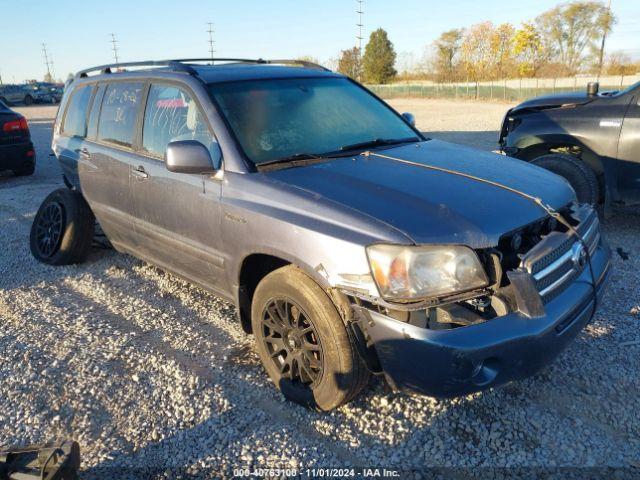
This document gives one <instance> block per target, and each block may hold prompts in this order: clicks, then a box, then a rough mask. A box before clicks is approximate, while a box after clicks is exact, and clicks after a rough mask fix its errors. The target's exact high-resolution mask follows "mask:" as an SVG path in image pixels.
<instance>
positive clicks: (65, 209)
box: [29, 188, 95, 265]
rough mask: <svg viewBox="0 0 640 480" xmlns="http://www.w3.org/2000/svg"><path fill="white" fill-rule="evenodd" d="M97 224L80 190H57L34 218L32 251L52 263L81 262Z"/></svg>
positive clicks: (42, 259)
mask: <svg viewBox="0 0 640 480" xmlns="http://www.w3.org/2000/svg"><path fill="white" fill-rule="evenodd" d="M94 224H95V218H94V216H93V212H92V211H91V209H90V208H89V205H87V202H86V201H85V199H84V198H83V197H82V195H81V194H80V193H78V192H74V191H73V190H69V189H68V188H60V189H58V190H55V191H53V192H51V193H50V194H49V196H48V197H47V198H45V199H44V202H42V205H40V208H39V209H38V213H36V216H35V218H34V219H33V224H32V225H31V235H30V238H29V243H30V247H31V254H32V255H33V256H34V257H35V258H36V260H38V261H40V262H42V263H47V264H49V265H69V264H73V263H80V262H82V261H84V260H85V259H86V258H87V256H88V255H89V251H90V250H91V243H92V241H93V233H94Z"/></svg>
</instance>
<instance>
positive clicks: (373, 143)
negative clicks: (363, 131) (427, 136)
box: [340, 137, 420, 150]
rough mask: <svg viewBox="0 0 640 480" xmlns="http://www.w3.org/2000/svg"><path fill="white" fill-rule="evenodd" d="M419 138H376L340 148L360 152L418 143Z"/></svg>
mask: <svg viewBox="0 0 640 480" xmlns="http://www.w3.org/2000/svg"><path fill="white" fill-rule="evenodd" d="M419 140H420V139H419V138H418V137H405V138H374V139H373V140H369V141H367V142H360V143H352V144H350V145H344V146H342V147H340V150H360V149H364V148H370V147H384V146H387V145H398V144H400V143H409V142H418V141H419Z"/></svg>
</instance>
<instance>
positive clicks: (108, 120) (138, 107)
mask: <svg viewBox="0 0 640 480" xmlns="http://www.w3.org/2000/svg"><path fill="white" fill-rule="evenodd" d="M143 91H144V83H142V82H130V81H117V82H113V83H108V84H105V85H100V87H99V88H98V90H97V93H96V96H95V100H94V102H93V106H92V108H91V115H90V119H89V127H88V132H89V135H88V141H87V142H86V151H85V152H82V155H83V157H84V159H83V161H82V162H81V165H82V168H81V169H80V180H81V183H83V184H84V185H86V186H87V188H84V194H85V198H86V199H87V201H88V202H89V205H90V206H91V209H92V210H93V212H94V214H95V215H96V218H97V219H98V221H99V222H100V226H101V227H102V229H103V230H104V232H105V233H106V234H107V237H108V238H109V240H110V241H111V242H112V243H113V244H114V246H115V247H116V248H120V249H124V250H128V251H131V250H132V248H133V247H134V246H135V237H134V233H133V220H134V219H133V214H134V211H133V201H132V197H131V190H130V185H129V171H130V170H131V166H132V165H135V164H136V157H137V155H136V153H135V152H134V150H133V147H134V143H135V139H136V133H137V129H138V121H139V119H140V115H141V114H142V96H143Z"/></svg>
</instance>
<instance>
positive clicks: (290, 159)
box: [256, 153, 324, 169]
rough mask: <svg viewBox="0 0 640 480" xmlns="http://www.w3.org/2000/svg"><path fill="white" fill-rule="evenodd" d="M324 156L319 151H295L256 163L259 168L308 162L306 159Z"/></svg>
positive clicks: (316, 158) (317, 158)
mask: <svg viewBox="0 0 640 480" xmlns="http://www.w3.org/2000/svg"><path fill="white" fill-rule="evenodd" d="M322 158H324V155H320V154H317V153H294V154H293V155H287V156H286V157H280V158H276V159H274V160H269V161H267V162H262V163H259V164H257V165H256V167H258V168H259V169H262V168H263V167H269V166H273V165H283V164H292V165H294V166H295V165H299V164H304V163H306V160H319V159H322Z"/></svg>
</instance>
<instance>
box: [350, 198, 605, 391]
mask: <svg viewBox="0 0 640 480" xmlns="http://www.w3.org/2000/svg"><path fill="white" fill-rule="evenodd" d="M562 214H563V216H564V218H565V219H567V220H568V221H569V222H570V223H571V225H572V227H573V228H575V229H576V231H577V232H578V234H579V235H580V236H581V237H582V238H583V240H584V243H581V242H580V241H579V240H578V239H576V237H575V236H574V235H571V233H570V232H569V231H568V229H567V227H566V226H564V225H562V224H560V223H558V222H557V221H555V219H554V218H552V217H547V218H544V219H541V220H539V221H536V222H534V223H532V224H530V225H526V226H524V227H522V228H520V229H518V230H516V231H513V232H509V233H507V234H505V235H503V236H502V237H501V238H500V241H499V243H498V245H496V246H495V247H493V248H489V249H484V250H481V251H477V252H476V254H477V255H478V258H479V260H480V261H481V263H482V265H483V267H484V270H485V272H486V275H487V283H486V285H484V286H482V287H481V288H477V289H473V290H469V291H465V292H461V293H456V294H453V295H449V296H446V295H444V296H441V297H437V298H430V299H428V300H422V301H420V302H392V301H388V300H382V299H380V298H375V297H370V296H367V295H362V294H361V293H358V292H353V291H343V293H344V294H346V295H347V296H348V298H349V300H350V302H351V306H352V310H353V322H352V324H351V326H352V331H353V332H354V335H355V336H356V338H357V339H359V340H360V344H361V353H363V358H364V359H365V360H366V361H367V363H368V365H369V367H370V368H371V369H372V370H376V369H377V370H378V371H379V372H380V373H384V374H385V376H386V378H387V380H388V382H389V383H390V385H391V386H392V387H394V388H396V389H399V390H406V391H412V392H418V393H423V394H428V395H432V396H437V397H449V396H457V395H462V394H466V393H470V392H473V391H477V390H482V389H485V388H489V387H492V386H496V385H499V384H502V383H505V382H507V381H510V380H514V379H518V378H524V377H527V376H530V375H532V374H534V373H535V372H537V371H539V370H540V369H541V368H543V367H544V366H546V365H547V364H549V363H550V362H551V361H552V360H553V359H554V358H555V357H556V356H557V354H558V353H559V352H560V351H561V350H562V349H563V348H564V347H565V346H566V345H567V343H568V342H569V341H570V340H571V339H573V338H574V337H575V336H576V335H577V333H578V332H579V331H580V330H581V329H582V328H583V327H584V326H585V325H586V324H587V323H588V322H589V320H590V319H591V318H592V316H593V313H594V309H595V305H596V304H597V301H598V300H597V298H599V297H601V296H602V293H603V286H604V283H605V280H606V277H607V274H608V271H609V251H608V248H607V247H606V245H605V244H604V243H603V241H602V239H601V237H600V227H599V222H598V217H597V215H596V213H595V212H594V211H593V210H592V209H591V208H590V207H587V206H580V207H578V206H570V207H567V208H566V209H564V211H563V212H562ZM585 247H586V248H588V251H585ZM589 261H590V265H589ZM590 269H592V270H590ZM592 273H593V277H592ZM592 278H593V279H595V281H596V285H595V286H594V285H592Z"/></svg>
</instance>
